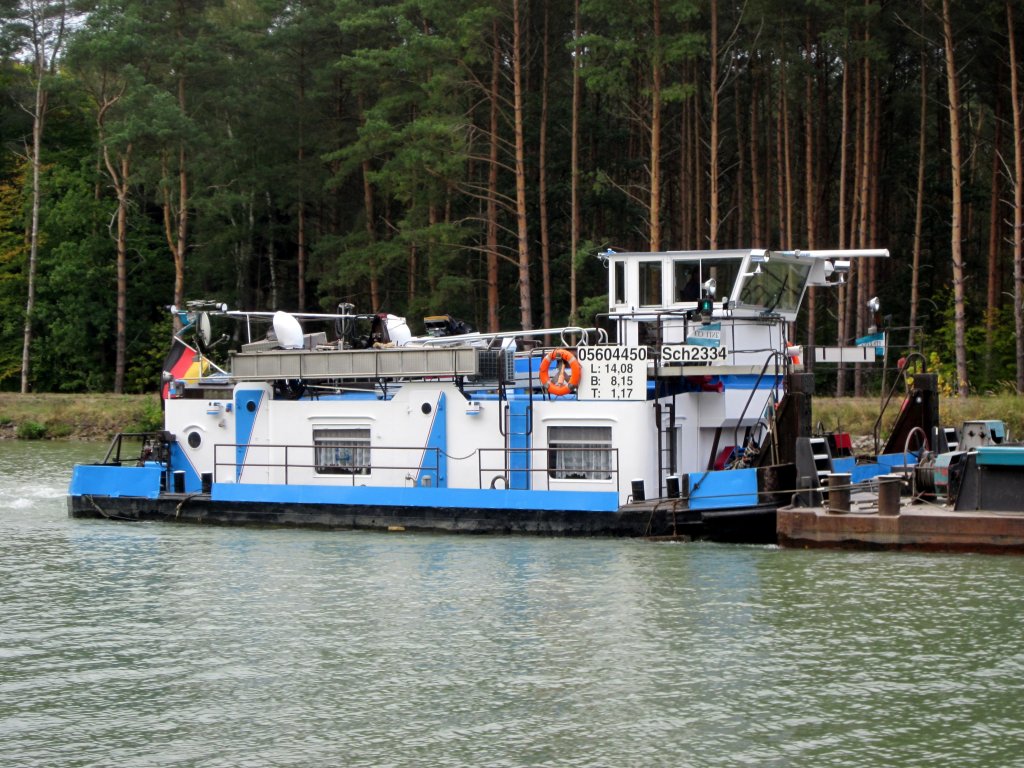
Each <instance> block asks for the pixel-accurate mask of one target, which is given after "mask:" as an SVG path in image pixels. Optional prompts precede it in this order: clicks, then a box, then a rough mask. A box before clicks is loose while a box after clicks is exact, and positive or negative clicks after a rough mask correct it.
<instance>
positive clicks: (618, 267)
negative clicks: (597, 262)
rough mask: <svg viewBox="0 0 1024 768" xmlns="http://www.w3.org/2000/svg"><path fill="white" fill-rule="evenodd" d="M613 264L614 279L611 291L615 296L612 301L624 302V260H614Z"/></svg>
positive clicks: (616, 302)
mask: <svg viewBox="0 0 1024 768" xmlns="http://www.w3.org/2000/svg"><path fill="white" fill-rule="evenodd" d="M613 264H614V265H615V280H614V285H613V286H612V291H613V294H614V297H615V300H614V302H613V303H615V304H625V303H626V262H624V261H616V262H613Z"/></svg>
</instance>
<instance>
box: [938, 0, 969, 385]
mask: <svg viewBox="0 0 1024 768" xmlns="http://www.w3.org/2000/svg"><path fill="white" fill-rule="evenodd" d="M942 39H943V47H944V48H945V56H946V92H947V96H948V104H949V162H950V171H951V172H952V182H953V189H952V193H953V219H952V222H951V226H950V249H951V251H952V259H953V322H954V336H955V342H954V343H955V346H956V378H957V382H956V387H957V392H958V393H959V395H960V397H961V399H963V398H966V397H967V393H968V389H969V384H968V380H967V321H966V314H965V299H964V264H963V251H962V247H963V243H962V229H963V227H962V224H961V221H962V219H961V217H962V215H963V182H962V176H961V174H962V170H961V160H960V157H961V155H960V87H959V85H958V84H957V76H956V59H955V56H954V54H953V23H952V20H951V18H950V11H949V0H942Z"/></svg>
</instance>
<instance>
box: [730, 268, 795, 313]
mask: <svg viewBox="0 0 1024 768" xmlns="http://www.w3.org/2000/svg"><path fill="white" fill-rule="evenodd" d="M758 266H759V267H760V269H759V270H757V271H755V272H753V273H751V274H749V275H746V276H744V281H743V288H742V289H741V290H740V296H739V303H740V305H742V306H747V307H760V308H762V309H764V310H765V311H766V312H780V313H781V312H796V311H797V310H798V309H799V308H800V301H801V299H802V298H803V295H804V287H805V286H806V284H807V276H808V274H809V273H810V271H811V266H810V264H808V263H806V262H797V261H788V260H786V259H784V258H778V257H773V258H772V259H771V261H770V262H768V263H762V264H759V265H758Z"/></svg>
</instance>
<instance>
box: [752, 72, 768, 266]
mask: <svg viewBox="0 0 1024 768" xmlns="http://www.w3.org/2000/svg"><path fill="white" fill-rule="evenodd" d="M751 79H752V81H753V82H752V85H751V89H752V91H753V92H752V93H751V98H750V215H751V217H752V220H751V224H750V233H751V235H752V237H751V238H750V239H751V245H753V246H754V247H755V248H768V247H769V246H770V245H771V243H770V242H768V238H767V237H766V236H765V234H764V231H763V230H762V218H761V210H762V208H761V201H762V200H763V195H762V194H761V164H760V162H759V160H760V153H759V152H758V146H757V144H758V142H757V140H758V136H759V133H758V130H757V129H758V127H759V125H760V123H759V121H758V119H757V97H758V92H757V79H756V78H753V77H752V78H751Z"/></svg>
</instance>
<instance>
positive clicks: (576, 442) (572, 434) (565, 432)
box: [548, 426, 613, 480]
mask: <svg viewBox="0 0 1024 768" xmlns="http://www.w3.org/2000/svg"><path fill="white" fill-rule="evenodd" d="M612 468H613V457H612V428H611V427H591V426H587V427H584V426H571V427H548V474H549V476H550V477H552V478H554V479H555V480H611V478H612Z"/></svg>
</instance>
